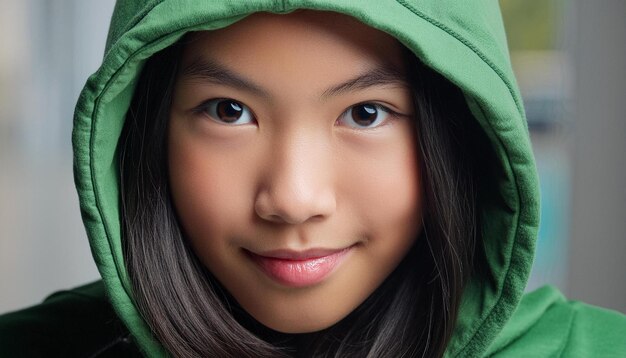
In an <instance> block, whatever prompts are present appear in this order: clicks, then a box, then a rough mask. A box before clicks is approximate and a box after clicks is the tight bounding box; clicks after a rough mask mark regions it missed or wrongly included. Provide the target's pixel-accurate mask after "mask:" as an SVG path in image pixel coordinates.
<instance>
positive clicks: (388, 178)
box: [341, 123, 423, 246]
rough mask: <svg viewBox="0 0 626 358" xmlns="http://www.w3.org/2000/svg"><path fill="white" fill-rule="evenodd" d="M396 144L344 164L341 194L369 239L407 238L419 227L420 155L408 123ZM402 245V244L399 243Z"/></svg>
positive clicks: (348, 160) (354, 158)
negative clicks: (369, 235)
mask: <svg viewBox="0 0 626 358" xmlns="http://www.w3.org/2000/svg"><path fill="white" fill-rule="evenodd" d="M405 126H406V127H407V128H406V129H405V130H404V131H402V133H403V135H402V136H398V138H397V140H395V141H393V142H392V143H387V144H385V145H384V146H380V147H373V148H371V149H368V151H367V155H365V156H363V155H358V156H357V155H354V156H353V157H351V158H349V159H346V160H344V161H343V162H344V163H346V164H345V165H344V166H343V173H342V178H344V179H342V184H341V185H342V190H343V191H345V192H346V193H347V195H349V196H350V198H351V199H350V205H351V210H352V211H353V212H355V213H358V216H359V218H360V221H361V223H360V224H361V225H362V226H364V227H366V228H367V231H368V232H369V233H370V234H371V236H372V237H390V238H391V237H396V238H398V239H395V240H391V239H389V240H386V241H387V242H388V243H390V242H393V241H397V240H400V241H402V239H399V238H401V237H408V236H410V235H409V233H413V232H415V230H416V228H417V227H419V224H420V223H421V215H422V200H423V199H422V196H423V195H422V184H421V175H420V170H419V165H418V163H419V153H418V150H417V143H416V141H415V139H414V134H413V130H412V129H411V127H410V126H409V124H408V123H406V124H405ZM400 244H401V245H402V243H400ZM390 246H391V245H390Z"/></svg>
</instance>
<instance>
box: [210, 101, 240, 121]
mask: <svg viewBox="0 0 626 358" xmlns="http://www.w3.org/2000/svg"><path fill="white" fill-rule="evenodd" d="M215 110H216V112H217V116H218V118H219V120H221V121H224V122H226V123H233V122H236V121H237V120H238V119H239V118H241V115H242V114H243V106H242V105H241V104H239V103H237V102H235V101H232V100H224V101H220V102H219V103H218V104H217V106H216V108H215Z"/></svg>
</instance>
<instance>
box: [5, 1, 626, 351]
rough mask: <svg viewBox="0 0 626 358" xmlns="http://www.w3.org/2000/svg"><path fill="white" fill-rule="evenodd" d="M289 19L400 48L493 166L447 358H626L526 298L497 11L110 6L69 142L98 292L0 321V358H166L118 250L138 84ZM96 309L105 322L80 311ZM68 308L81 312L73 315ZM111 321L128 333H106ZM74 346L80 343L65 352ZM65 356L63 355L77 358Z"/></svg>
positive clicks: (525, 252)
mask: <svg viewBox="0 0 626 358" xmlns="http://www.w3.org/2000/svg"><path fill="white" fill-rule="evenodd" d="M297 8H309V9H317V10H327V11H336V12H340V13H345V14H348V15H351V16H354V17H356V18H357V19H359V20H360V21H362V22H363V23H365V24H367V25H369V26H372V27H374V28H377V29H380V30H382V31H385V32H387V33H389V34H391V35H393V36H395V37H396V38H397V39H398V40H400V41H401V42H402V43H403V44H404V45H405V46H407V47H408V48H409V49H411V50H412V51H413V52H414V53H415V55H416V56H418V57H419V58H420V59H421V60H422V62H424V63H425V64H426V65H427V66H429V67H431V68H432V69H434V70H435V71H437V72H439V73H441V74H442V75H444V76H445V77H446V78H448V79H449V80H450V81H451V82H452V83H454V84H455V85H457V86H458V87H459V88H461V89H462V90H463V92H464V94H465V98H466V100H467V103H468V105H469V108H470V110H471V112H472V114H473V115H474V117H475V119H476V120H477V121H478V123H479V124H480V126H481V128H482V129H483V130H484V131H485V133H486V137H487V138H488V139H489V140H490V141H491V146H492V148H493V149H494V151H495V153H496V158H497V160H496V161H494V162H493V163H491V165H492V168H493V173H497V175H498V176H499V183H498V185H497V186H495V187H494V188H493V193H492V194H493V197H494V198H495V199H494V200H493V201H491V202H490V203H480V204H479V205H480V210H481V212H482V213H483V217H484V218H486V219H485V222H484V223H482V227H483V230H484V232H483V238H484V241H485V245H484V246H485V250H486V254H485V256H486V258H487V269H486V270H485V271H484V272H483V273H482V274H481V275H480V276H476V277H475V278H474V279H472V281H471V282H470V283H469V285H468V287H467V288H466V290H465V292H464V296H463V301H462V304H461V309H460V315H459V318H458V322H457V325H456V328H455V330H454V333H453V337H452V339H451V341H450V344H449V346H448V348H447V351H446V356H447V357H482V356H505V357H592V356H593V357H626V319H625V318H624V316H623V315H621V314H620V313H617V312H614V311H609V310H604V309H600V308H595V307H592V306H588V305H585V304H583V303H579V302H572V301H568V300H566V299H565V298H564V297H563V296H562V295H561V294H560V293H559V292H558V291H557V290H556V289H554V288H552V287H544V288H542V289H539V290H537V291H535V292H533V293H530V294H527V295H524V288H525V286H526V282H527V279H528V276H529V273H530V269H531V266H532V262H533V255H534V249H535V241H536V238H537V228H538V225H539V222H538V221H539V189H538V180H537V174H536V171H535V164H534V160H533V155H532V151H531V146H530V141H529V136H528V129H527V124H526V121H525V114H524V109H523V106H522V99H521V97H520V94H519V91H518V88H517V84H516V81H515V78H514V76H513V72H512V70H511V65H510V60H509V55H508V49H507V45H506V39H505V34H504V29H503V25H502V19H501V16H500V10H499V7H498V2H497V1H495V0H494V1H484V0H474V1H465V0H419V1H417V0H410V1H409V0H376V1H359V0H315V1H313V0H282V1H278V0H245V1H244V0H239V1H236V0H232V1H218V0H214V1H208V0H186V1H184V0H161V1H157V0H121V1H118V3H117V5H116V7H115V12H114V15H113V19H112V21H111V27H110V31H109V37H108V40H107V44H106V52H105V55H104V59H103V63H102V66H101V67H100V68H99V69H98V71H97V72H96V73H95V74H94V75H92V76H91V77H90V78H89V80H88V81H87V84H86V85H85V88H84V89H83V91H82V93H81V95H80V99H79V101H78V104H77V107H76V112H75V117H74V130H73V146H74V171H75V181H76V187H77V190H78V194H79V197H80V207H81V213H82V217H83V221H84V224H85V227H86V230H87V234H88V237H89V241H90V244H91V248H92V252H93V255H94V258H95V261H96V263H97V266H98V269H99V271H100V274H101V275H102V281H101V282H98V283H94V284H91V285H88V286H85V287H82V288H79V289H76V290H73V291H69V292H64V293H61V294H57V295H54V296H52V297H51V298H50V299H48V300H47V301H46V302H44V304H42V305H40V306H37V307H35V308H31V309H27V310H24V311H21V312H17V313H12V314H8V315H5V316H4V317H3V318H1V319H0V356H3V357H4V356H22V355H24V354H25V353H26V352H29V351H28V350H25V347H26V346H33V345H35V346H36V345H37V344H40V345H41V347H53V346H54V345H55V344H56V345H57V346H58V345H61V343H60V342H71V343H64V344H69V345H71V344H74V345H75V346H80V347H83V346H84V347H85V350H86V349H88V347H91V348H89V349H92V351H91V352H89V353H86V355H87V356H89V355H91V354H94V353H96V351H98V350H100V352H105V351H106V348H107V344H109V346H110V345H111V344H116V343H118V342H128V338H127V336H125V335H124V332H125V329H127V330H128V331H129V332H130V337H132V338H131V339H132V341H134V342H135V343H136V344H137V345H138V346H139V347H140V349H141V350H142V351H143V352H144V353H145V355H147V356H151V357H152V356H154V357H157V356H162V355H164V349H163V348H162V346H161V345H160V344H159V342H158V341H157V340H155V338H154V337H153V336H152V334H151V332H150V330H149V328H148V327H147V325H146V323H145V322H144V320H143V319H142V318H141V316H140V315H139V313H138V311H137V308H136V307H135V305H134V304H133V301H132V299H131V296H130V289H129V288H130V283H129V280H128V276H127V273H126V271H125V268H124V263H123V256H122V247H121V239H120V226H121V225H120V219H119V218H120V209H119V172H118V162H117V154H118V153H117V151H116V149H117V145H118V138H119V135H120V132H121V130H122V126H123V122H124V117H125V114H126V111H127V109H128V107H129V104H130V101H131V98H132V96H133V91H134V87H135V85H136V82H137V79H138V75H139V73H140V70H141V68H142V65H143V64H144V63H145V61H146V59H147V58H149V57H150V56H151V55H152V54H154V53H155V52H157V51H159V50H161V49H163V48H165V47H167V46H169V45H171V44H173V43H174V42H176V41H177V40H178V39H179V38H181V36H183V35H184V34H185V33H186V32H188V31H196V30H211V29H217V28H221V27H225V26H228V25H230V24H232V23H234V22H236V21H238V20H240V19H242V18H243V17H245V16H246V15H249V14H251V13H253V12H258V11H268V12H275V13H288V12H291V11H293V10H295V9H297ZM105 297H106V298H108V301H109V302H110V306H111V307H112V309H113V310H111V309H110V308H109V306H108V304H107V301H106V299H105ZM97 305H100V306H99V307H106V309H105V308H103V309H102V310H97V312H96V311H93V310H89V309H86V308H85V307H91V306H93V307H96V306H97ZM72 306H74V307H78V308H81V309H83V308H85V309H84V310H81V311H80V312H81V313H79V314H77V313H76V312H74V313H69V312H70V311H71V309H72ZM46 307H49V308H46ZM59 307H63V308H59ZM63 310H66V311H63ZM85 315H86V316H87V317H88V318H86V317H85ZM74 317H78V318H76V319H74ZM115 317H119V320H121V322H122V323H123V325H122V324H119V326H118V325H115V324H114V323H111V322H113V321H116V319H115ZM64 321H69V322H71V325H70V326H69V327H68V325H67V322H65V323H64ZM89 321H91V322H92V326H93V325H94V324H93V322H102V324H103V325H109V326H110V327H109V328H110V329H108V330H107V332H117V333H116V334H109V333H107V334H104V333H102V332H104V331H103V330H101V329H99V328H98V327H96V328H94V329H92V331H91V332H99V333H98V334H99V335H100V340H99V341H98V343H93V344H92V343H89V342H91V341H90V339H88V338H81V337H83V336H87V332H90V331H89V330H86V329H84V328H83V327H82V326H81V325H82V324H86V323H85V322H89ZM51 322H52V323H51ZM44 326H45V327H46V329H47V330H48V331H46V330H42V328H41V327H44ZM112 326H115V329H113V328H111V327H112ZM33 327H38V328H36V329H39V330H38V331H33V329H35V328H33ZM55 327H56V328H55ZM124 327H125V328H124ZM101 331H102V332H101ZM20 332H21V333H23V332H27V333H28V334H27V335H19V333H20ZM32 332H36V334H33V333H32ZM120 332H121V333H120ZM68 335H69V336H72V335H79V336H78V337H76V336H73V337H72V339H69V340H68V339H67V336H68ZM44 337H47V338H45V339H44ZM51 337H53V338H51ZM44 340H45V342H46V344H47V346H46V345H44V344H43V343H42V342H44ZM63 340H65V341H63ZM94 342H95V340H94ZM107 342H109V343H107ZM98 345H100V346H98ZM96 346H98V348H93V347H96ZM41 349H44V348H41ZM64 349H65V350H64V351H63V352H65V353H67V355H75V354H74V353H76V352H77V350H75V349H72V348H67V347H65V348H64ZM33 352H34V351H33ZM48 352H51V351H48ZM120 352H122V351H120ZM81 354H85V352H84V351H83V352H81Z"/></svg>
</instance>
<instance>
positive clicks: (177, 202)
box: [168, 128, 251, 253]
mask: <svg viewBox="0 0 626 358" xmlns="http://www.w3.org/2000/svg"><path fill="white" fill-rule="evenodd" d="M200 139H202V138H200ZM240 162H241V158H235V157H233V155H229V154H228V153H227V152H224V151H220V150H219V148H217V147H216V146H211V145H207V143H206V141H205V140H198V139H196V138H194V137H193V136H185V135H182V134H179V133H177V130H176V128H172V130H171V132H170V138H169V148H168V164H169V179H170V190H171V194H172V199H173V202H174V206H175V208H176V212H177V214H178V217H179V220H180V222H181V225H182V227H183V228H184V230H185V232H186V234H187V237H188V238H189V240H191V243H192V245H193V246H194V248H195V249H196V252H203V253H211V252H215V250H213V248H216V247H220V246H221V247H223V246H224V245H225V242H224V240H218V239H216V238H222V237H224V235H226V234H227V233H228V232H231V231H232V228H233V227H236V225H237V222H238V221H241V220H245V218H246V217H248V213H247V212H246V211H245V210H244V209H245V208H248V207H250V204H249V202H248V201H249V196H247V195H246V193H247V192H248V190H247V189H248V188H250V183H249V181H250V177H251V175H250V174H248V173H244V172H242V170H241V167H237V168H235V167H234V166H233V165H232V163H240ZM217 168H219V169H217ZM244 168H245V167H244Z"/></svg>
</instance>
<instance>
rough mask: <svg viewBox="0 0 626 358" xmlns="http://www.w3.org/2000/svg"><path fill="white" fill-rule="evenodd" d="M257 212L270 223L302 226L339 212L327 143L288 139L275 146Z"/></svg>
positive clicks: (259, 192)
mask: <svg viewBox="0 0 626 358" xmlns="http://www.w3.org/2000/svg"><path fill="white" fill-rule="evenodd" d="M270 147H271V149H270V151H269V155H268V156H269V159H268V160H267V161H266V163H267V164H268V165H267V166H266V168H265V169H266V171H265V174H266V175H265V178H264V180H262V181H261V185H260V187H259V190H258V192H257V195H256V198H255V203H254V210H255V212H256V214H257V215H258V216H259V217H260V218H262V219H264V220H266V221H270V222H274V223H283V224H292V225H293V224H300V223H304V222H306V221H309V220H315V219H323V218H326V217H328V216H330V215H332V214H333V212H334V211H335V209H336V200H335V192H334V187H333V184H332V172H333V170H332V167H333V164H332V153H331V151H330V146H329V145H328V144H326V143H325V141H323V140H319V139H315V138H312V136H311V135H308V136H302V135H301V136H287V138H285V139H284V140H280V141H279V143H272V145H271V146H270Z"/></svg>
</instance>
